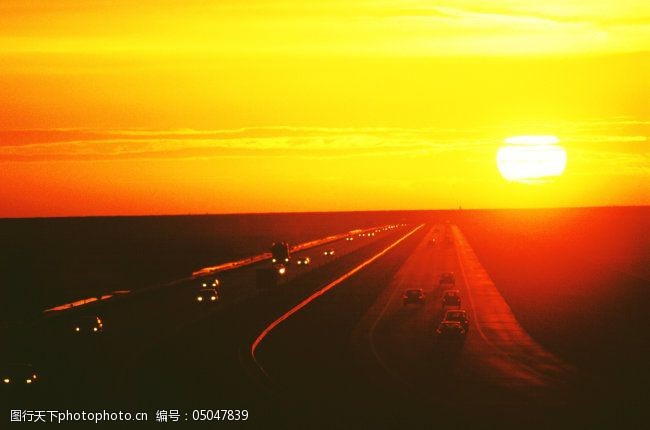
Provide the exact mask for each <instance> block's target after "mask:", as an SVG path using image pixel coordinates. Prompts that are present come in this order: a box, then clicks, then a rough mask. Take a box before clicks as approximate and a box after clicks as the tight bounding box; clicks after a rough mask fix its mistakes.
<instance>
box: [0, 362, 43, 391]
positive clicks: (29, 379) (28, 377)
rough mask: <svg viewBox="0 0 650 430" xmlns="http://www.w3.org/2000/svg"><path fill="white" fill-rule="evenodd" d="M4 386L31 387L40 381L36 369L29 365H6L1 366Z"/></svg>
mask: <svg viewBox="0 0 650 430" xmlns="http://www.w3.org/2000/svg"><path fill="white" fill-rule="evenodd" d="M0 378H2V385H3V386H30V385H34V384H36V383H37V382H38V381H39V376H38V373H37V372H36V370H35V369H34V367H33V366H32V365H31V364H28V363H6V364H4V365H2V366H0Z"/></svg>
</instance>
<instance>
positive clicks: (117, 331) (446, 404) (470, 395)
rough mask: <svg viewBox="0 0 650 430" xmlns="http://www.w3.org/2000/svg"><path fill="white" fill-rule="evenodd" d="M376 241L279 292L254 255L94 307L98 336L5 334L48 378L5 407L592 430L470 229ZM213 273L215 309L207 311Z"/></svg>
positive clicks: (569, 377)
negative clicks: (460, 312) (452, 312)
mask: <svg viewBox="0 0 650 430" xmlns="http://www.w3.org/2000/svg"><path fill="white" fill-rule="evenodd" d="M373 232H374V233H375V234H374V236H360V232H353V233H345V234H341V235H337V236H336V237H330V238H324V239H323V241H322V242H318V241H316V242H314V243H313V244H311V245H310V246H304V247H301V248H299V250H298V251H296V252H294V253H293V255H292V258H293V260H294V261H295V260H296V259H297V258H298V257H301V256H310V258H311V259H312V264H311V265H309V266H307V267H300V268H299V267H297V266H296V265H295V264H292V265H290V266H289V268H288V273H287V275H286V277H285V278H284V279H283V281H282V282H281V285H279V286H278V287H277V289H276V290H274V291H262V290H258V289H257V288H256V286H255V270H256V269H258V268H260V267H269V266H270V262H269V261H268V260H265V259H264V258H262V257H259V256H257V257H252V258H251V259H250V261H248V262H246V263H245V264H244V263H237V262H235V263H236V264H232V265H226V266H225V267H222V268H220V269H218V270H215V269H214V268H208V269H207V270H206V269H197V272H196V273H195V274H199V275H203V274H206V273H207V274H208V276H204V277H196V276H195V277H192V276H189V277H188V278H187V279H183V280H179V281H176V282H171V283H169V284H168V285H164V286H160V287H158V288H155V289H151V290H149V291H146V292H142V293H137V294H128V295H125V297H121V298H119V300H118V299H116V300H106V301H99V302H97V303H93V304H91V305H89V306H88V307H86V308H84V309H83V310H84V311H87V312H92V313H97V314H100V315H101V316H102V318H103V319H104V322H105V333H103V334H102V335H100V336H90V337H87V338H80V337H79V336H76V335H75V334H74V333H73V332H72V331H71V321H72V320H74V318H75V316H76V314H77V313H78V312H79V309H74V310H72V311H62V312H49V313H47V314H46V316H45V317H44V318H42V319H39V320H38V321H35V322H34V323H33V324H31V325H30V326H29V327H28V328H23V329H22V330H20V331H14V332H12V333H11V334H6V333H5V335H4V338H3V342H4V344H5V345H10V347H9V348H7V351H9V352H10V353H11V355H13V356H14V357H13V358H14V361H19V360H29V361H31V362H33V364H34V365H36V366H37V367H38V369H39V370H40V372H41V374H42V380H41V382H40V384H39V385H40V386H39V387H38V388H37V389H34V390H31V391H29V390H27V391H26V392H21V393H19V394H12V395H11V396H9V397H6V398H5V399H4V400H5V401H6V405H7V406H10V407H20V408H22V409H25V408H28V407H33V408H50V409H51V408H57V407H58V408H69V409H83V408H95V409H96V408H113V409H119V410H139V409H145V410H149V411H155V410H156V409H157V408H164V407H166V408H170V409H180V410H189V409H199V408H205V409H224V408H229V409H247V410H249V411H250V416H251V422H256V423H257V424H258V425H261V424H262V423H266V424H274V425H281V426H284V427H290V428H304V427H303V424H304V423H306V422H309V423H317V424H314V426H316V427H318V426H320V425H322V426H323V427H343V428H346V427H354V426H359V425H368V424H374V425H378V426H385V427H399V426H401V425H403V424H405V423H412V424H421V423H423V422H429V421H432V420H433V421H435V422H437V423H445V424H449V425H452V424H461V425H476V424H489V425H488V427H489V426H491V425H497V424H500V425H505V426H507V427H518V426H522V425H525V426H529V427H545V426H550V425H552V423H554V422H557V420H558V419H562V420H563V422H566V423H570V422H574V421H575V422H582V423H583V424H584V420H583V416H582V413H583V409H580V408H582V407H584V405H582V404H581V403H580V402H579V401H577V400H576V396H578V394H576V391H575V387H574V386H573V385H572V384H573V382H574V380H575V369H574V368H573V367H572V366H571V365H569V364H568V363H566V362H564V361H563V360H561V359H560V358H559V357H557V356H555V355H553V354H552V353H551V352H549V351H548V350H546V349H545V348H544V347H543V346H541V345H540V344H539V343H537V342H536V341H535V340H534V339H533V338H531V337H530V336H529V335H528V333H526V331H525V330H524V329H523V328H522V326H521V325H520V324H519V322H518V321H517V319H516V318H515V316H514V314H513V312H512V311H511V309H510V307H509V306H508V304H507V303H506V301H505V300H504V298H503V297H502V296H501V294H500V293H499V291H498V289H497V287H496V286H495V285H494V283H493V282H492V280H491V279H490V276H489V274H488V273H487V272H486V271H485V269H484V268H483V266H482V265H481V262H480V261H479V259H478V258H477V256H476V254H475V253H474V251H473V250H472V248H471V246H470V245H469V243H468V241H467V238H466V237H465V236H464V234H463V232H462V231H461V230H460V228H459V227H458V226H456V225H454V224H452V223H449V222H432V223H427V224H414V225H400V226H399V227H396V228H390V229H385V228H383V227H382V228H376V229H373ZM346 238H353V240H349V239H347V240H346ZM330 248H331V249H334V250H335V255H334V256H325V255H323V251H324V250H326V249H330ZM267 257H268V256H267ZM443 272H453V273H454V274H455V278H456V282H455V285H454V286H453V288H454V289H458V290H459V291H460V297H461V306H460V307H461V308H463V309H465V310H466V311H467V313H468V315H469V319H470V326H469V330H468V334H467V336H466V337H465V338H464V340H463V341H448V342H444V341H440V340H439V339H437V338H436V334H435V329H436V327H437V325H438V323H439V322H440V321H441V320H442V318H443V315H444V309H445V308H444V307H443V305H442V294H443V291H444V290H445V289H448V288H451V287H449V286H442V285H440V284H439V282H438V279H439V277H440V274H441V273H443ZM215 276H216V277H218V278H219V280H220V282H221V291H220V294H221V297H220V300H219V302H218V303H217V304H214V305H213V304H203V303H201V304H199V303H197V301H196V300H195V298H196V291H197V289H198V287H199V285H200V283H202V282H204V281H210V280H212V279H214V277H215ZM409 288H422V290H423V292H424V294H425V299H424V304H423V305H417V304H410V305H405V304H404V303H403V300H402V295H403V293H404V291H405V290H406V289H409ZM571 420H574V421H571ZM308 427H312V426H308Z"/></svg>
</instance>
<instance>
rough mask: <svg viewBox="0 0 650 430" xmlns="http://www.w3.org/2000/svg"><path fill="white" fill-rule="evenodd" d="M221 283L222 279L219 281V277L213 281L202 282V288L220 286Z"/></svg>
mask: <svg viewBox="0 0 650 430" xmlns="http://www.w3.org/2000/svg"><path fill="white" fill-rule="evenodd" d="M220 285H221V281H219V279H215V280H214V281H212V282H203V283H201V288H219V286H220Z"/></svg>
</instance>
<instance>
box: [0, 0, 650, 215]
mask: <svg viewBox="0 0 650 430" xmlns="http://www.w3.org/2000/svg"><path fill="white" fill-rule="evenodd" d="M208 3H210V2H204V1H192V0H186V1H180V0H156V1H153V0H141V1H138V2H133V1H126V0H124V1H123V0H115V1H110V0H60V1H49V0H31V1H26V0H3V1H2V2H0V106H1V109H2V110H1V115H0V183H1V184H2V185H1V186H0V217H23V216H67V215H111V214H184V213H223V212H279V211H327V210H373V209H437V208H455V207H458V206H459V205H462V206H463V208H485V207H531V206H533V207H535V206H542V207H547V206H598V205H647V204H650V192H649V191H648V190H649V189H650V142H649V141H648V135H649V130H650V105H649V103H648V100H650V82H649V79H648V76H650V67H649V66H650V4H649V3H648V2H647V1H642V0H639V1H636V0H635V1H621V0H605V1H590V2H585V1H581V0H548V1H544V2H540V1H533V0H510V1H506V0H504V1H497V0H485V1H476V0H474V1H471V0H466V1H462V0H451V1H444V0H443V1H437V2H429V1H393V0H384V1H370V0H368V1H363V0H361V1H354V2H352V1H347V0H346V1H343V0H341V1H320V0H311V1H297V0H283V1H280V0H261V1H242V0H238V1H234V0H233V1H230V0H225V1H218V2H214V4H213V5H208ZM516 135H554V136H557V138H558V139H559V141H560V144H561V145H562V146H563V147H564V149H565V150H566V154H567V164H566V170H565V172H564V174H563V175H561V176H558V177H556V178H554V179H553V180H550V181H545V182H540V183H519V182H509V181H506V180H505V179H504V178H503V177H502V176H501V175H500V174H499V170H498V169H497V164H496V161H495V157H496V153H497V151H498V149H499V147H500V146H501V145H502V144H503V142H504V140H505V139H506V138H508V137H510V136H516Z"/></svg>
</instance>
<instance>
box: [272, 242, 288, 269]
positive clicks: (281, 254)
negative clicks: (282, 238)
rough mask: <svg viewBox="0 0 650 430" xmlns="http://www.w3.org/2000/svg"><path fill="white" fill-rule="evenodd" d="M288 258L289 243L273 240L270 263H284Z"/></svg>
mask: <svg viewBox="0 0 650 430" xmlns="http://www.w3.org/2000/svg"><path fill="white" fill-rule="evenodd" d="M289 258H290V255H289V245H288V244H287V243H286V242H275V243H273V245H271V263H273V264H276V263H279V264H286V263H288V262H289Z"/></svg>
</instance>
